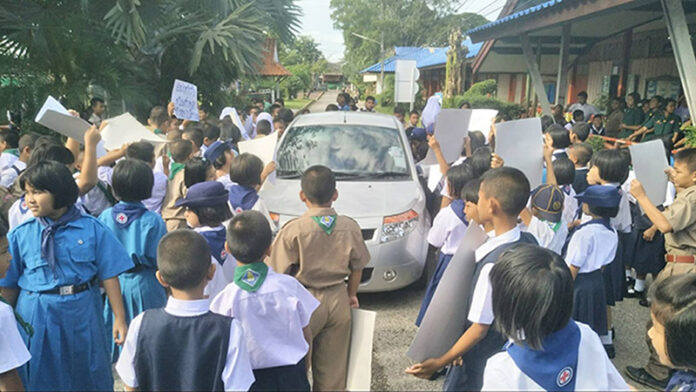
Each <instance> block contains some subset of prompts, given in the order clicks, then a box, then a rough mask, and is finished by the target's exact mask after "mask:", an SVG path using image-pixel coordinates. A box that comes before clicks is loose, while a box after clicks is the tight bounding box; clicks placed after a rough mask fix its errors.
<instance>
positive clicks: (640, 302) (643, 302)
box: [638, 297, 650, 308]
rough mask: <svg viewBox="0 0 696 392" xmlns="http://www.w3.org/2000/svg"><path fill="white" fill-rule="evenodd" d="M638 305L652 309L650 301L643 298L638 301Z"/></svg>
mask: <svg viewBox="0 0 696 392" xmlns="http://www.w3.org/2000/svg"><path fill="white" fill-rule="evenodd" d="M638 305H640V306H642V307H644V308H649V307H650V301H648V299H647V298H645V297H643V298H641V299H640V301H638Z"/></svg>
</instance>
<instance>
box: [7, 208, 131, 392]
mask: <svg viewBox="0 0 696 392" xmlns="http://www.w3.org/2000/svg"><path fill="white" fill-rule="evenodd" d="M65 215H68V216H72V217H73V218H72V220H68V221H67V222H64V223H63V224H62V225H58V226H57V227H55V229H54V230H53V233H54V235H53V244H54V247H53V254H54V258H51V257H50V255H51V254H50V252H49V251H45V252H42V250H41V242H42V241H41V238H42V232H43V231H44V225H42V223H41V222H40V220H39V219H36V218H32V219H29V220H28V221H26V222H24V223H23V224H21V225H19V226H18V227H17V228H16V229H14V230H12V231H11V232H10V233H9V234H8V236H7V237H8V238H7V239H8V242H9V251H10V254H11V255H12V264H11V265H10V269H9V270H8V271H7V276H6V277H5V278H4V279H2V280H0V286H2V287H13V288H16V287H19V289H20V291H19V297H18V299H17V306H16V311H17V313H18V314H19V315H20V316H21V317H22V318H23V319H24V320H26V321H27V322H28V323H30V324H31V325H32V327H33V328H34V334H33V335H32V336H31V337H28V336H27V335H26V334H23V338H24V340H25V343H26V345H27V347H28V348H29V352H30V353H31V356H32V360H31V361H29V364H28V366H26V367H25V368H24V371H25V372H24V374H23V376H24V381H25V384H24V385H25V386H26V388H27V389H28V390H44V391H45V390H113V378H112V375H111V361H109V348H108V343H107V335H106V334H105V333H104V320H103V318H102V311H103V303H102V299H101V295H100V293H99V282H100V281H103V280H106V279H110V278H113V277H115V276H117V275H119V274H120V273H122V272H124V271H127V270H128V269H130V268H132V267H133V263H132V262H131V260H130V258H129V257H128V254H127V253H126V252H125V250H124V249H123V246H122V245H121V244H120V243H119V242H118V240H117V239H116V237H114V235H113V234H112V233H111V231H109V229H108V228H106V227H105V226H104V225H103V224H101V223H100V222H99V221H98V220H97V219H96V218H93V217H91V216H88V215H84V214H80V213H79V212H77V210H76V208H75V207H74V206H72V207H70V209H69V210H68V212H66V214H65ZM61 220H63V219H62V218H61ZM46 221H47V222H48V223H49V224H54V223H55V222H52V221H51V220H50V219H46ZM48 227H51V226H47V227H46V229H45V230H46V232H47V233H48V232H50V231H51V230H50V229H49V228H48ZM48 238H49V239H50V237H48ZM42 253H44V254H45V255H46V256H42Z"/></svg>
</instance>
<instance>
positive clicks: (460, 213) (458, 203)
mask: <svg viewBox="0 0 696 392" xmlns="http://www.w3.org/2000/svg"><path fill="white" fill-rule="evenodd" d="M465 203H466V202H465V201H464V200H462V199H454V200H452V202H451V203H450V207H451V208H452V211H454V214H455V215H457V218H459V220H461V221H462V222H463V223H464V224H465V225H468V224H469V222H467V220H466V215H465V214H464V204H465Z"/></svg>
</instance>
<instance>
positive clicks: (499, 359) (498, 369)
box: [481, 321, 629, 391]
mask: <svg viewBox="0 0 696 392" xmlns="http://www.w3.org/2000/svg"><path fill="white" fill-rule="evenodd" d="M575 323H576V324H577V325H578V327H579V328H580V346H579V349H578V365H577V367H576V369H575V371H576V374H575V390H576V391H628V390H629V387H628V385H626V382H625V381H624V380H623V378H622V377H621V374H620V373H619V372H618V371H617V370H616V367H614V364H612V363H611V361H610V360H609V357H607V353H606V351H604V346H602V342H601V341H600V340H599V337H598V336H597V334H596V333H595V332H594V331H593V330H592V328H590V327H589V326H587V325H585V324H583V323H579V322H577V321H576V322H575ZM481 390H482V391H543V390H544V389H543V388H542V387H541V386H539V384H537V383H536V382H534V380H532V379H531V378H529V376H527V375H526V374H524V373H522V371H521V370H520V368H519V367H517V364H516V363H515V361H514V360H513V359H512V357H510V354H508V353H507V351H503V352H500V353H497V354H495V355H494V356H492V357H491V358H490V359H489V360H488V362H486V369H485V370H484V372H483V387H482V388H481Z"/></svg>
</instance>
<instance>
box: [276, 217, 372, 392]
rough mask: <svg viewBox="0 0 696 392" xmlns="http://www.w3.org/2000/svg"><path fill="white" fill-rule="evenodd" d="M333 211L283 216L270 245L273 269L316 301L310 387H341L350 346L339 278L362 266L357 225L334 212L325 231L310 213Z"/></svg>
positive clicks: (346, 308)
mask: <svg viewBox="0 0 696 392" xmlns="http://www.w3.org/2000/svg"><path fill="white" fill-rule="evenodd" d="M329 215H336V212H335V211H334V209H333V208H315V209H310V210H308V211H307V212H306V213H305V214H304V215H303V216H301V217H300V218H297V219H294V220H292V221H290V222H288V223H287V224H286V225H285V226H284V227H283V228H282V229H281V230H280V231H279V232H278V236H277V237H276V239H275V242H274V243H273V247H272V248H271V257H270V258H269V260H268V264H269V265H270V266H271V267H272V268H273V270H274V271H278V272H279V273H287V274H290V275H293V276H295V278H297V280H298V281H300V283H302V284H303V285H304V286H305V287H306V288H307V289H308V290H309V292H310V293H312V295H313V296H314V297H315V298H316V299H318V300H319V301H320V302H321V304H320V305H319V308H317V310H315V311H314V313H313V314H312V318H311V320H310V322H309V325H310V328H311V329H312V358H311V364H312V377H313V388H312V389H313V390H334V391H335V390H344V389H345V388H346V373H347V369H348V349H349V347H350V330H351V316H350V301H349V298H348V291H347V289H346V284H345V279H346V277H347V276H348V275H350V273H351V271H356V270H362V269H363V268H364V267H365V265H367V263H368V262H369V261H370V254H369V252H368V250H367V247H366V246H365V241H364V240H363V238H362V233H361V231H360V226H358V224H357V223H356V222H355V221H354V220H352V219H350V218H348V217H345V216H337V217H336V223H335V226H334V229H333V231H332V232H331V234H330V235H329V234H327V233H326V232H325V231H324V230H323V229H322V227H320V226H319V224H318V223H317V222H316V221H315V220H314V219H312V217H313V216H329Z"/></svg>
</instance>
